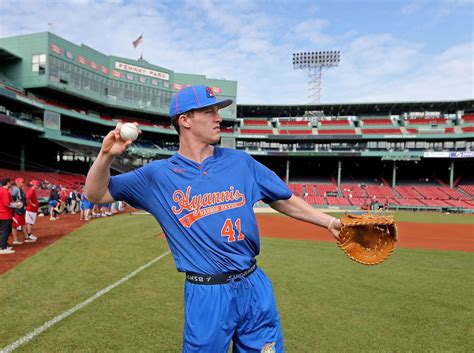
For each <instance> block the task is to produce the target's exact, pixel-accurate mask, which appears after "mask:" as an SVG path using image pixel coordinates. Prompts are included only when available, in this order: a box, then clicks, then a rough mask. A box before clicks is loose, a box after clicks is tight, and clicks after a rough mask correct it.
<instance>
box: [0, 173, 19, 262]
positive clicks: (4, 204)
mask: <svg viewBox="0 0 474 353" xmlns="http://www.w3.org/2000/svg"><path fill="white" fill-rule="evenodd" d="M10 187H11V181H10V178H3V179H1V180H0V255H9V254H14V253H15V250H13V248H12V247H11V246H9V245H8V237H9V236H10V233H11V231H12V217H13V209H15V208H17V207H21V203H19V202H12V195H11V194H10Z"/></svg>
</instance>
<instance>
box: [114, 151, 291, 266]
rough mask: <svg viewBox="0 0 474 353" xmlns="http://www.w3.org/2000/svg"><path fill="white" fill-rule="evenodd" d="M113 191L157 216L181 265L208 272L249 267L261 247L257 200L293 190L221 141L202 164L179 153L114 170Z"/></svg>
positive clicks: (278, 197) (282, 195) (117, 197)
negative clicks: (129, 168)
mask: <svg viewBox="0 0 474 353" xmlns="http://www.w3.org/2000/svg"><path fill="white" fill-rule="evenodd" d="M109 191H110V193H111V195H112V196H113V198H114V199H115V200H124V201H126V202H128V203H129V204H131V205H132V206H134V207H137V208H140V209H143V210H146V211H148V212H150V213H151V214H152V215H153V216H154V217H155V218H156V220H157V221H158V222H159V223H160V225H161V227H162V229H163V231H164V233H165V235H166V239H167V241H168V244H169V246H170V249H171V252H172V254H173V257H174V260H175V263H176V267H177V269H178V271H182V272H185V271H186V272H195V273H207V274H217V273H226V272H241V271H244V270H246V269H248V268H250V267H251V266H252V265H253V264H254V263H255V256H257V255H258V254H259V252H260V239H259V234H258V228H257V221H256V218H255V214H254V212H253V205H254V204H255V203H256V202H257V201H259V200H263V201H264V202H267V203H268V202H272V201H276V200H283V199H288V198H290V197H291V195H292V193H291V191H290V190H289V189H288V187H287V185H286V184H285V183H284V182H283V181H282V180H281V179H280V178H279V177H278V176H277V175H276V174H275V173H274V172H273V171H271V170H270V169H268V168H267V167H265V166H264V165H262V164H261V163H259V162H257V161H255V160H254V159H253V158H252V157H251V156H249V155H248V154H247V153H245V152H241V151H237V150H231V149H225V148H219V147H215V149H214V154H213V156H211V157H209V158H207V159H205V160H204V161H203V163H202V164H199V163H196V162H194V161H191V160H189V159H187V158H185V157H183V156H181V155H180V154H179V153H176V154H175V155H174V156H173V157H171V158H169V159H166V160H159V161H154V162H152V163H150V164H148V165H146V166H144V167H142V168H139V169H137V170H134V171H132V172H130V173H126V174H121V175H118V176H114V177H112V178H111V179H110V183H109Z"/></svg>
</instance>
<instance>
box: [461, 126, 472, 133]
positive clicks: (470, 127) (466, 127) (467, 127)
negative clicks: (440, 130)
mask: <svg viewBox="0 0 474 353" xmlns="http://www.w3.org/2000/svg"><path fill="white" fill-rule="evenodd" d="M461 130H462V132H474V126H464V127H462V128H461Z"/></svg>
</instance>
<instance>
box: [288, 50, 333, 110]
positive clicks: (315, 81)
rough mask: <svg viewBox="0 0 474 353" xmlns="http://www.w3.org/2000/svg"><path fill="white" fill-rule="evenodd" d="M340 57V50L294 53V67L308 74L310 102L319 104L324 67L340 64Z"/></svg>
mask: <svg viewBox="0 0 474 353" xmlns="http://www.w3.org/2000/svg"><path fill="white" fill-rule="evenodd" d="M340 58H341V52H340V51H316V52H302V53H293V68H294V69H301V70H303V71H305V72H306V73H307V74H308V77H309V82H308V93H309V95H308V99H309V100H310V103H313V104H318V103H320V101H321V79H322V75H323V67H332V66H338V65H339V61H340Z"/></svg>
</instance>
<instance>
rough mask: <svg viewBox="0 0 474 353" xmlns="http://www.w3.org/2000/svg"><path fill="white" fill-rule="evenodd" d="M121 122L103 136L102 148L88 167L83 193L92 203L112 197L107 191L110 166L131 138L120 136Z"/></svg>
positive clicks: (105, 201) (107, 201) (109, 199)
mask: <svg viewBox="0 0 474 353" xmlns="http://www.w3.org/2000/svg"><path fill="white" fill-rule="evenodd" d="M121 126H122V124H121V123H118V124H117V126H116V127H115V129H114V130H112V131H110V132H109V133H108V134H107V136H105V138H104V141H103V142H102V148H101V149H100V152H99V155H98V156H97V158H96V160H95V161H94V164H92V167H91V168H90V169H89V172H88V173H87V178H86V185H85V194H86V197H87V199H88V200H89V201H91V202H92V203H110V202H114V201H115V200H114V198H113V197H112V195H111V194H110V191H109V180H110V167H111V165H112V163H113V161H114V159H115V157H117V156H120V155H122V154H123V153H124V152H125V150H126V149H127V148H128V147H129V146H130V144H131V143H132V140H128V141H124V140H122V139H121V138H120V127H121Z"/></svg>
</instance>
